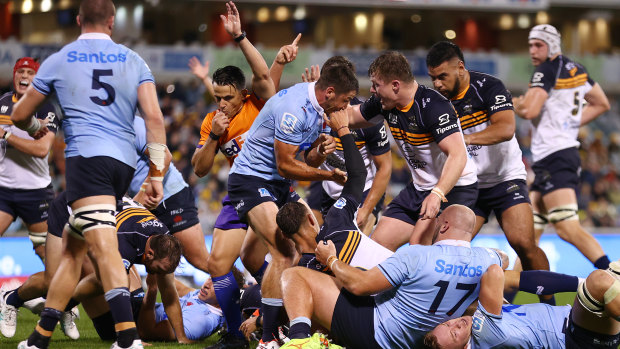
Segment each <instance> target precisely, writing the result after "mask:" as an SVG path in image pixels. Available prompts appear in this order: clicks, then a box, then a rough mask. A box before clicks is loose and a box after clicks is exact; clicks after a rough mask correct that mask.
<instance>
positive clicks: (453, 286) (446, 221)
mask: <svg viewBox="0 0 620 349" xmlns="http://www.w3.org/2000/svg"><path fill="white" fill-rule="evenodd" d="M436 221H437V225H436V229H435V232H434V237H433V241H434V244H433V245H432V246H423V245H410V246H406V247H404V248H402V249H400V250H398V251H397V252H396V253H394V255H392V256H391V257H389V258H388V259H387V260H385V261H384V262H382V263H380V264H379V265H377V266H376V267H374V268H372V269H370V270H366V271H364V270H360V269H357V268H354V267H352V266H350V265H348V264H347V263H344V262H343V261H341V260H340V258H338V256H337V255H336V248H335V246H334V244H333V242H331V241H323V242H320V243H319V244H318V246H317V249H316V255H317V258H318V259H319V260H320V261H321V262H322V263H323V264H324V265H327V266H328V267H329V268H330V269H331V271H332V272H333V273H334V275H335V277H332V276H329V275H327V274H323V273H319V272H317V271H314V270H310V269H307V268H301V267H295V268H291V269H287V270H285V271H284V274H283V275H282V287H283V293H284V305H285V307H286V312H287V314H288V316H289V318H290V319H292V320H291V327H290V330H289V337H290V338H291V341H290V342H289V343H288V344H287V345H288V346H290V347H294V345H295V344H301V343H303V342H304V341H305V340H307V338H308V337H310V326H311V319H312V321H314V322H316V323H318V324H319V325H321V326H323V327H324V328H326V329H328V330H329V331H330V333H331V336H332V337H333V338H334V340H335V342H336V343H337V344H340V345H343V346H346V347H347V348H384V349H390V348H415V347H417V346H419V345H420V344H421V343H422V340H423V337H424V335H425V334H426V332H427V331H429V330H430V329H433V328H434V327H435V326H436V325H438V324H439V323H441V322H443V321H445V320H447V319H451V318H456V317H459V316H460V315H462V314H463V313H464V312H465V310H466V308H467V307H468V306H469V304H470V303H471V302H472V301H474V300H475V299H476V297H477V296H478V291H479V281H480V278H481V277H482V274H483V273H484V272H485V271H486V270H487V268H488V267H489V266H490V265H492V264H499V265H502V264H503V262H502V258H505V257H501V256H500V253H498V252H497V251H495V250H491V249H487V248H481V247H471V245H470V243H469V242H470V240H471V237H472V233H473V228H474V225H475V221H476V218H475V214H474V213H473V211H472V210H470V209H469V208H467V207H465V206H462V205H451V206H449V207H447V208H446V209H445V210H444V211H443V212H442V213H441V215H439V217H438V218H437V220H436ZM504 264H507V261H506V262H505V263H504ZM373 295H374V296H373Z"/></svg>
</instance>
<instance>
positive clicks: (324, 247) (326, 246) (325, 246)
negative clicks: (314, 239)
mask: <svg viewBox="0 0 620 349" xmlns="http://www.w3.org/2000/svg"><path fill="white" fill-rule="evenodd" d="M314 253H315V255H316V259H317V260H318V261H319V262H321V264H323V265H325V263H327V259H328V258H329V257H331V256H337V255H336V245H334V243H333V242H332V241H331V240H327V241H325V240H321V241H319V243H318V244H317V245H316V249H315V250H314Z"/></svg>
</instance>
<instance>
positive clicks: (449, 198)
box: [350, 51, 478, 251]
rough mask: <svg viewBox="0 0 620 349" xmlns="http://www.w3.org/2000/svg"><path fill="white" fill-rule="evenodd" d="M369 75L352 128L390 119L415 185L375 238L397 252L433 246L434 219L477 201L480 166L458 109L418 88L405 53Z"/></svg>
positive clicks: (393, 205)
mask: <svg viewBox="0 0 620 349" xmlns="http://www.w3.org/2000/svg"><path fill="white" fill-rule="evenodd" d="M368 75H369V76H370V81H371V83H372V86H371V88H370V92H371V93H372V94H373V95H372V97H371V98H370V99H368V100H367V101H365V102H364V103H362V104H360V105H355V106H353V107H352V108H353V113H351V115H352V120H351V122H350V126H351V127H354V128H358V127H369V126H372V125H373V124H378V123H383V120H387V122H388V126H389V128H390V131H391V132H392V136H394V139H395V140H396V143H397V144H398V147H399V148H400V151H401V153H402V155H403V157H404V158H405V160H406V161H407V164H408V165H409V169H410V170H411V175H412V176H413V181H412V182H411V183H409V184H408V185H407V187H405V189H403V190H402V191H401V192H400V193H399V194H398V196H397V197H396V198H394V200H392V202H390V204H389V205H388V207H387V209H386V210H385V212H384V213H383V216H382V217H381V219H379V223H378V224H377V228H376V229H375V231H374V233H373V234H372V236H371V237H372V239H373V240H375V241H377V242H378V243H380V244H381V245H383V246H385V247H387V248H388V249H390V250H392V251H395V250H396V249H397V248H398V247H400V246H401V245H403V244H405V243H406V242H409V243H411V244H417V243H423V244H428V243H429V242H430V239H431V238H432V234H428V233H426V234H425V232H430V233H432V230H433V229H432V228H433V219H434V218H435V217H436V216H437V214H438V213H439V211H440V209H442V208H445V207H446V206H447V205H452V204H461V205H465V206H472V205H473V204H474V203H475V202H476V198H477V195H478V187H477V184H476V164H475V163H474V162H473V160H472V159H470V158H469V157H468V155H467V149H466V148H465V143H464V141H463V134H462V133H461V128H460V126H459V122H458V118H457V116H456V112H455V111H454V108H453V107H452V105H451V104H450V101H448V100H447V99H446V98H445V97H443V96H442V95H441V94H439V93H438V92H437V91H434V90H432V89H429V88H427V87H425V86H423V85H420V84H418V83H417V82H416V81H415V79H414V77H413V74H412V73H411V65H410V64H409V62H408V61H407V58H405V56H404V55H403V54H401V53H398V52H394V51H389V52H385V53H383V54H381V55H380V56H379V57H378V58H376V59H375V60H374V61H373V62H372V64H371V65H370V68H369V69H368Z"/></svg>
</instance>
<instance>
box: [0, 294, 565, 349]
mask: <svg viewBox="0 0 620 349" xmlns="http://www.w3.org/2000/svg"><path fill="white" fill-rule="evenodd" d="M555 297H556V303H557V304H558V305H564V304H573V300H574V299H575V293H559V294H557V295H556V296H555ZM537 301H538V297H536V296H535V295H531V294H527V293H523V292H519V294H517V296H516V298H515V304H527V303H533V302H537ZM80 314H81V315H82V316H81V318H80V319H76V324H77V326H78V330H79V331H80V339H78V340H77V341H73V340H71V339H69V338H67V337H66V336H65V335H64V333H62V331H61V330H60V328H59V327H57V328H56V330H55V331H54V335H53V337H52V341H51V342H50V346H49V348H50V349H65V348H70V349H99V348H101V349H108V348H110V346H111V345H112V342H103V341H101V340H100V339H99V336H98V335H97V332H96V331H95V328H94V327H93V323H92V322H91V321H90V319H89V318H88V316H87V315H86V312H85V311H84V309H82V308H81V307H80ZM38 319H39V316H38V315H34V314H32V313H31V312H30V311H29V310H28V309H25V308H22V309H20V310H19V313H18V317H17V332H16V333H15V336H14V337H13V338H4V337H2V335H0V348H1V349H8V348H17V344H19V342H21V341H22V340H24V339H26V338H28V336H29V335H30V333H31V332H32V330H33V329H34V326H35V324H36V322H37V321H38ZM218 339H219V336H218V335H217V334H215V335H213V336H211V337H209V338H207V339H205V340H204V341H201V342H197V343H195V344H189V345H182V344H178V343H174V342H168V343H163V342H149V344H151V346H147V347H146V348H152V349H155V348H184V349H194V348H204V347H206V346H209V345H211V344H213V343H215V342H216V341H217V340H218ZM255 346H256V344H254V346H251V348H254V347H255Z"/></svg>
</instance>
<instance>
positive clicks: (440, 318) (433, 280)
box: [374, 240, 501, 349]
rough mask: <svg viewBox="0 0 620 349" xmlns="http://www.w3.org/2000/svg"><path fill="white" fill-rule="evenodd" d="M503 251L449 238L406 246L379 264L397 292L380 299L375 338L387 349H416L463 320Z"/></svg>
mask: <svg viewBox="0 0 620 349" xmlns="http://www.w3.org/2000/svg"><path fill="white" fill-rule="evenodd" d="M492 264H499V265H501V258H500V256H499V255H498V253H497V252H495V251H494V250H491V249H487V248H483V247H471V246H470V244H469V242H466V241H457V240H443V241H439V242H437V243H435V244H434V245H432V246H421V245H412V246H406V247H404V248H402V249H400V250H398V251H396V253H394V254H393V255H392V257H390V258H388V259H387V260H386V261H385V262H383V263H381V264H379V265H378V268H379V270H380V271H381V272H382V273H383V275H384V276H385V277H386V278H387V279H388V281H389V282H390V284H392V286H394V288H393V289H390V290H388V291H385V292H382V293H380V294H378V295H376V296H375V302H376V306H375V317H374V320H375V339H376V340H377V343H379V345H380V346H381V347H382V348H386V349H387V348H403V349H404V348H414V347H417V346H419V345H420V344H421V343H422V340H423V338H424V335H425V334H426V332H428V331H430V330H432V329H433V328H435V327H436V326H437V325H439V324H440V323H442V322H444V321H446V320H450V319H453V318H457V317H459V316H461V315H463V313H464V312H465V310H466V309H467V307H468V306H469V305H470V304H471V303H472V302H473V301H474V300H475V299H476V298H477V297H478V292H479V291H480V285H479V284H480V278H481V277H482V274H484V272H485V271H486V270H487V268H488V267H489V266H490V265H492Z"/></svg>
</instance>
